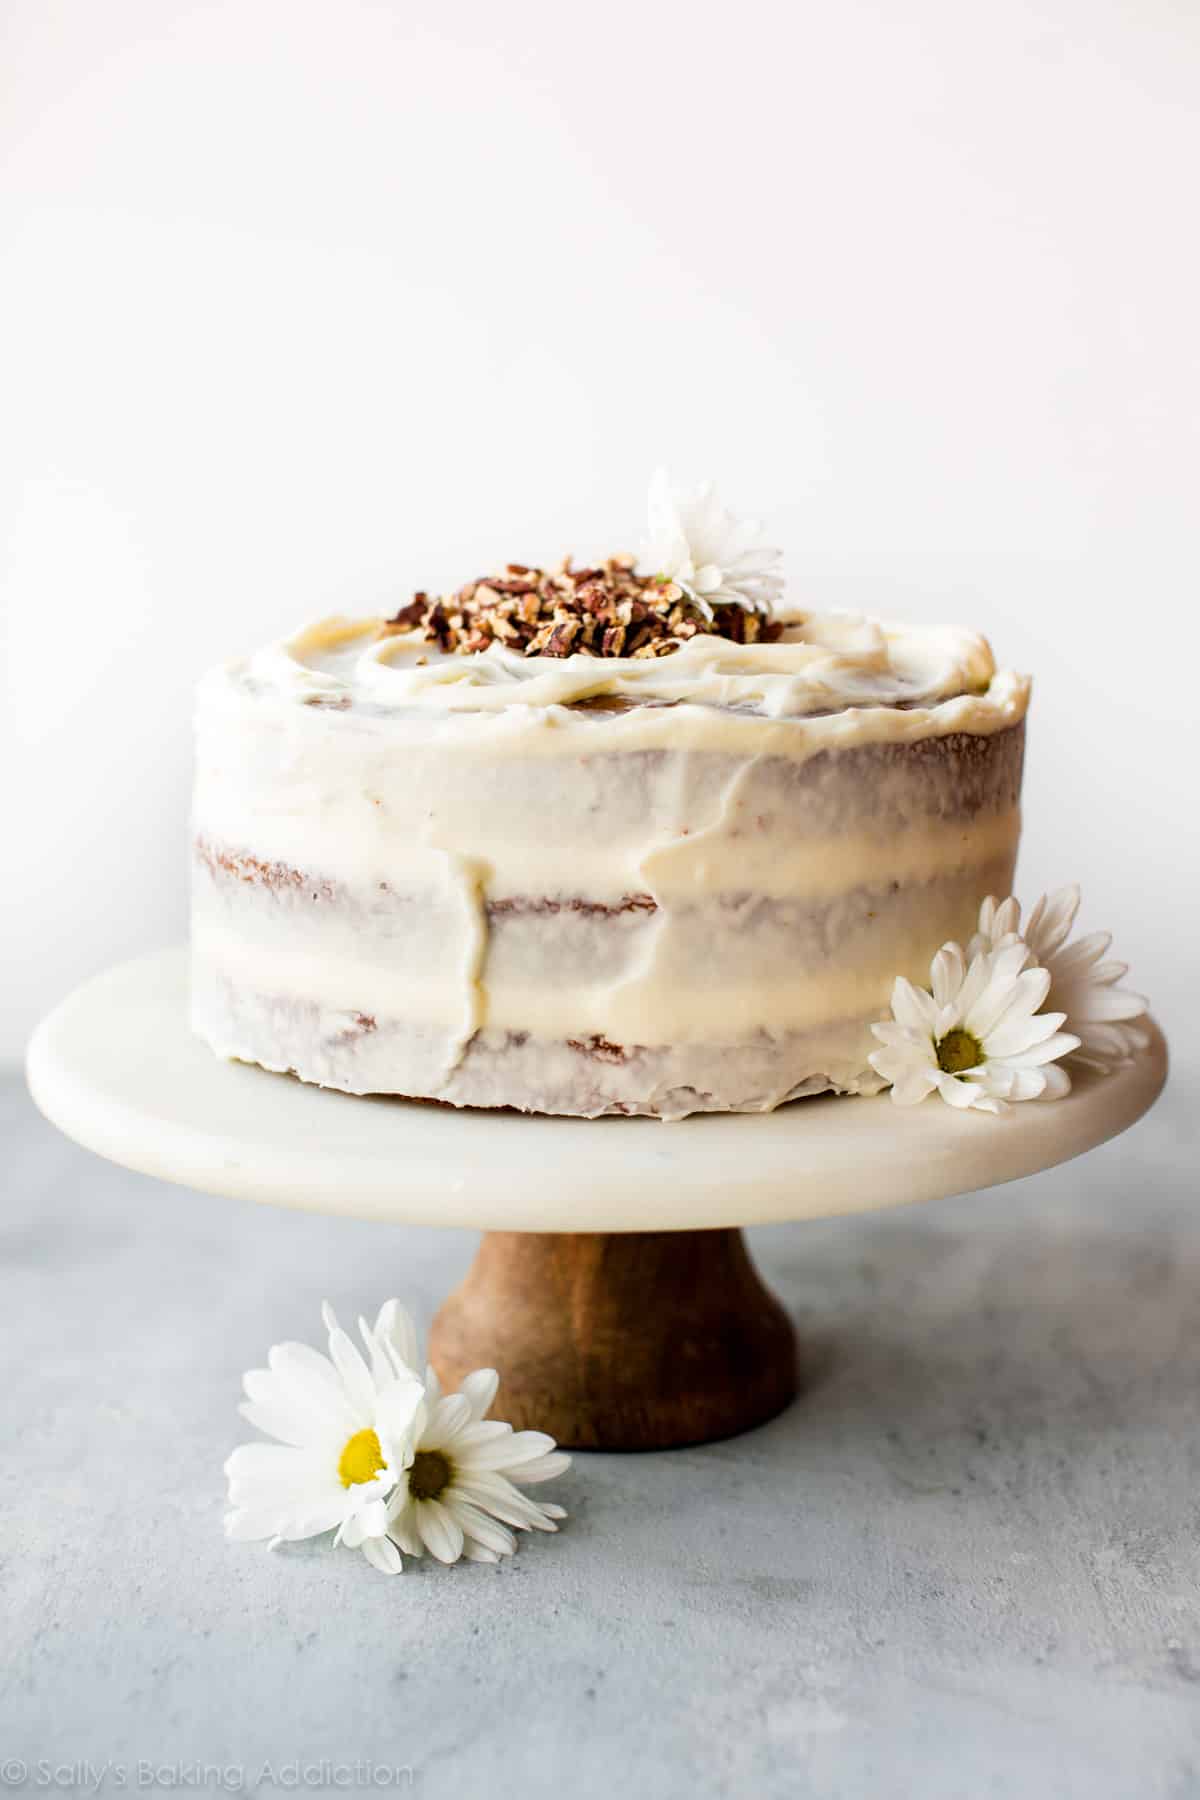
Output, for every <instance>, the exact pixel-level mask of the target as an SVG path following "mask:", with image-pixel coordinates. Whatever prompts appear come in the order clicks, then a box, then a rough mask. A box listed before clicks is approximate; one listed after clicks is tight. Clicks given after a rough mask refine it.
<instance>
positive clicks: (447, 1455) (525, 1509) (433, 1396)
mask: <svg viewBox="0 0 1200 1800" xmlns="http://www.w3.org/2000/svg"><path fill="white" fill-rule="evenodd" d="M499 1381H500V1378H499V1376H498V1375H497V1374H496V1371H495V1370H494V1369H476V1370H475V1372H474V1374H472V1375H468V1376H467V1377H466V1378H465V1380H464V1381H463V1384H462V1387H461V1388H460V1389H459V1391H458V1393H456V1394H446V1395H443V1394H442V1391H441V1384H440V1383H439V1381H438V1378H437V1376H436V1374H435V1373H434V1371H433V1370H432V1369H427V1370H426V1374H425V1396H424V1400H423V1403H422V1405H421V1408H420V1410H419V1412H418V1415H417V1419H416V1423H415V1427H414V1439H413V1445H414V1454H413V1456H412V1459H411V1461H410V1462H409V1464H408V1466H407V1467H406V1468H405V1469H404V1470H403V1471H402V1472H401V1474H400V1475H399V1478H398V1479H397V1482H396V1486H395V1489H394V1491H393V1493H392V1496H391V1498H390V1499H389V1501H388V1503H387V1508H386V1514H387V1516H386V1523H385V1524H384V1525H383V1526H381V1527H380V1531H379V1534H378V1535H376V1533H375V1531H374V1529H373V1528H372V1531H371V1532H370V1533H368V1532H366V1531H365V1530H363V1531H359V1529H358V1527H357V1526H355V1527H354V1529H353V1532H347V1533H346V1534H345V1541H346V1542H350V1541H351V1537H352V1536H353V1537H354V1539H355V1541H357V1542H361V1545H362V1550H363V1554H364V1555H365V1556H366V1557H367V1558H368V1560H369V1561H370V1562H371V1563H373V1564H374V1566H375V1567H376V1568H377V1569H382V1570H383V1571H384V1572H385V1573H389V1574H390V1573H394V1572H396V1571H397V1570H398V1569H399V1567H400V1552H401V1551H403V1552H404V1553H405V1554H406V1555H408V1556H421V1555H423V1554H424V1552H425V1551H426V1550H428V1551H429V1552H430V1553H431V1554H432V1555H433V1556H436V1557H437V1558H438V1560H439V1562H444V1563H453V1562H457V1561H458V1559H459V1557H460V1556H464V1557H466V1558H467V1559H468V1560H469V1561H471V1562H499V1560H500V1558H501V1557H502V1556H511V1555H512V1553H513V1551H514V1550H515V1549H516V1547H517V1540H516V1537H515V1535H514V1532H513V1530H512V1529H511V1528H512V1527H515V1528H516V1529H517V1530H518V1531H530V1530H532V1531H557V1529H558V1526H557V1523H556V1521H557V1520H559V1519H564V1518H566V1513H565V1512H564V1510H563V1508H562V1507H561V1506H555V1505H553V1504H551V1503H550V1502H540V1503H539V1502H538V1501H536V1500H531V1499H530V1498H529V1496H528V1494H523V1493H522V1492H521V1490H520V1488H519V1487H517V1486H516V1485H514V1484H515V1483H517V1482H520V1483H522V1484H524V1485H526V1486H529V1485H532V1484H534V1483H537V1482H542V1481H552V1480H553V1479H554V1477H555V1476H556V1475H561V1474H562V1473H563V1472H564V1470H566V1469H568V1468H570V1466H571V1458H570V1457H569V1456H568V1455H567V1454H566V1452H565V1451H562V1450H559V1449H558V1448H557V1446H556V1445H555V1442H554V1439H553V1438H552V1437H547V1435H546V1433H545V1432H543V1431H514V1430H513V1428H512V1426H511V1425H506V1424H504V1423H503V1422H502V1421H501V1420H499V1419H489V1418H487V1417H486V1414H487V1411H488V1408H489V1407H490V1406H491V1404H492V1401H493V1400H494V1399H495V1397H496V1389H497V1387H498V1386H499ZM374 1523H375V1516H374V1515H373V1517H372V1527H374Z"/></svg>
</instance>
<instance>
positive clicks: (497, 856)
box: [192, 502, 1029, 1119]
mask: <svg viewBox="0 0 1200 1800" xmlns="http://www.w3.org/2000/svg"><path fill="white" fill-rule="evenodd" d="M677 513H678V514H679V515H681V516H682V520H683V524H682V525H681V528H680V531H679V532H678V533H677V539H676V542H675V544H674V547H673V548H672V546H671V544H670V543H669V542H668V544H667V547H666V549H664V550H660V553H659V554H658V555H656V556H655V557H654V558H653V559H652V562H651V567H650V569H649V570H648V572H645V573H639V572H638V569H637V567H636V565H634V563H633V562H632V560H631V559H629V558H626V557H620V558H613V559H610V560H608V561H606V562H604V563H601V564H599V565H597V566H594V567H589V568H578V569H576V568H573V567H572V566H571V565H570V564H569V563H568V564H566V565H563V566H561V567H559V568H557V569H554V570H542V569H537V568H530V567H526V566H522V565H516V564H513V565H510V566H509V567H507V568H506V569H505V570H504V572H503V573H502V574H501V575H499V576H494V577H491V578H488V579H486V580H483V581H479V582H473V583H471V584H469V585H468V586H467V587H466V588H464V589H461V590H460V591H459V592H457V593H456V594H453V595H449V596H445V597H442V598H431V597H429V596H427V595H425V594H418V595H417V596H416V597H415V599H414V600H413V601H412V602H411V603H410V604H408V605H406V606H404V607H403V608H401V609H400V611H399V612H398V613H397V614H396V615H395V616H394V617H393V618H391V619H382V618H374V619H359V620H347V619H342V618H334V619H325V620H322V621H321V622H319V623H317V624H314V625H311V626H309V627H308V628H306V629H304V630H302V631H300V632H298V633H297V634H296V635H295V636H292V637H289V638H288V639H286V640H285V641H284V642H282V643H278V644H275V645H272V646H271V647H270V648H268V649H266V650H263V651H262V652H260V653H259V654H257V655H254V656H252V657H250V658H249V659H247V660H245V661H240V662H235V663H232V664H229V665H227V666H225V667H223V668H220V669H217V670H215V671H213V672H212V673H211V674H209V675H208V676H206V677H205V678H204V680H203V681H202V683H201V685H200V690H199V704H198V715H197V770H196V788H195V808H194V902H193V928H192V1018H193V1024H194V1028H195V1030H196V1031H197V1032H198V1033H199V1034H200V1036H201V1037H202V1038H204V1039H205V1040H206V1041H207V1043H208V1044H209V1045H210V1046H211V1047H212V1049H213V1050H214V1051H215V1052H216V1053H217V1054H218V1055H220V1056H224V1057H232V1058H238V1059H241V1060H244V1061H248V1062H252V1063H258V1064H261V1065H262V1066H263V1067H265V1068H268V1069H276V1070H288V1071H291V1072H292V1073H294V1074H295V1075H298V1076H299V1077H300V1078H301V1079H302V1080H304V1081H309V1082H317V1083H320V1084H321V1085H323V1086H326V1087H332V1088H339V1089H341V1090H343V1091H345V1092H348V1093H354V1094H400V1095H408V1096H411V1097H414V1098H421V1099H430V1100H439V1101H444V1102H449V1103H451V1104H453V1105H456V1106H479V1107H516V1108H520V1109H522V1110H524V1111H527V1112H539V1113H560V1114H571V1115H576V1116H583V1117H588V1118H594V1117H598V1116H600V1115H603V1114H611V1113H619V1114H649V1115H653V1116H656V1117H659V1118H664V1119H674V1118H680V1117H683V1116H684V1115H686V1114H689V1113H694V1112H707V1111H767V1110H769V1109H771V1108H773V1107H776V1106H779V1105H780V1104H782V1103H783V1102H784V1101H788V1100H794V1099H797V1098H799V1097H801V1096H804V1095H810V1094H816V1093H821V1092H824V1091H827V1090H830V1089H832V1090H834V1091H835V1092H837V1093H841V1094H861V1093H873V1092H876V1091H878V1089H879V1088H880V1087H881V1086H882V1083H881V1081H880V1079H879V1077H878V1076H877V1075H876V1074H875V1073H874V1071H873V1070H872V1068H871V1065H870V1063H869V1061H868V1056H869V1053H870V1051H871V1049H872V1048H873V1039H872V1036H871V1032H870V1025H871V1023H872V1021H873V1020H876V1019H878V1018H880V1017H881V1016H883V1014H884V1012H886V1009H887V1006H888V1000H889V994H890V991H891V985H892V981H893V978H894V977H895V976H896V975H897V974H907V975H909V976H911V977H912V978H913V979H914V980H916V981H922V980H923V979H924V978H925V974H926V971H927V969H928V966H929V960H930V956H931V954H932V953H933V952H934V951H935V950H936V949H937V947H938V946H939V945H940V944H941V943H942V942H943V941H945V940H946V939H951V938H954V939H961V940H965V939H966V937H968V936H969V934H970V932H971V930H972V929H973V927H974V923H975V918H976V913H977V911H978V907H979V902H980V899H981V897H982V896H983V895H985V894H988V893H996V894H1006V893H1008V892H1009V891H1010V890H1011V887H1012V874H1013V864H1014V860H1015V856H1016V850H1017V838H1018V833H1019V828H1020V811H1019V797H1020V786H1021V765H1022V755H1023V749H1024V718H1025V711H1026V706H1027V702H1028V694H1029V684H1028V681H1027V680H1026V679H1025V678H1024V677H1022V676H1019V675H1015V674H1011V673H1007V672H997V670H996V667H995V664H994V662H993V659H992V655H991V651H990V649H989V647H988V645H987V643H986V642H985V640H984V639H982V638H981V637H978V636H976V635H975V634H973V633H971V632H969V631H965V630H961V629H957V628H932V627H923V626H902V625H890V624H884V623H881V622H879V621H877V620H874V619H869V618H864V617H860V616H856V615H854V616H852V615H848V614H822V613H816V612H810V611H806V610H803V609H801V608H798V607H794V606H789V605H787V604H786V603H784V602H783V601H782V600H781V599H780V598H778V594H777V586H776V577H775V576H774V574H773V572H772V571H771V567H770V564H769V563H768V561H767V560H765V558H764V557H763V556H762V555H761V554H760V555H759V557H758V560H757V562H756V560H755V557H754V556H753V555H751V554H748V553H747V551H746V547H745V543H744V541H741V540H739V542H740V551H739V549H738V544H737V543H735V545H734V550H733V551H730V550H729V549H728V548H725V563H724V564H722V563H721V562H720V561H718V560H717V559H716V556H715V555H712V554H710V555H709V557H708V560H707V561H705V560H704V552H705V546H704V545H703V544H701V545H700V547H699V549H698V548H697V543H696V538H697V527H696V523H695V518H696V515H695V510H694V508H693V512H692V513H691V514H690V515H689V514H688V513H687V512H686V509H685V507H684V505H683V503H682V502H681V503H680V505H679V507H678V508H677ZM721 518H726V527H725V539H724V546H727V545H728V543H729V542H730V541H731V533H732V531H733V525H732V522H730V521H728V520H727V516H725V515H718V524H719V523H720V519H721ZM689 521H690V524H691V534H690V537H689V535H688V532H687V529H686V527H687V525H688V523H689ZM701 535H702V534H701ZM709 535H710V539H711V538H712V535H713V534H712V533H711V532H710V534H709ZM717 539H718V542H717V546H716V548H717V549H718V550H720V549H721V548H722V547H723V544H722V542H721V541H720V532H719V531H718V532H717ZM660 540H661V534H660ZM710 548H711V546H710ZM735 552H736V554H735ZM738 554H740V555H741V562H740V564H739V562H738V560H737V556H738Z"/></svg>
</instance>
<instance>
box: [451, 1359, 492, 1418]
mask: <svg viewBox="0 0 1200 1800" xmlns="http://www.w3.org/2000/svg"><path fill="white" fill-rule="evenodd" d="M499 1386H500V1377H499V1375H498V1374H497V1373H496V1371H495V1369H476V1370H475V1371H474V1373H473V1374H471V1375H466V1376H464V1377H463V1381H462V1385H461V1387H460V1388H459V1390H458V1391H459V1393H460V1394H463V1395H465V1397H466V1399H467V1402H468V1404H469V1405H470V1408H471V1417H472V1419H482V1418H483V1417H484V1415H485V1413H487V1412H488V1410H489V1409H490V1407H491V1404H492V1402H493V1400H494V1399H495V1398H496V1390H497V1388H498V1387H499Z"/></svg>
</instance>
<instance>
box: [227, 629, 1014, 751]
mask: <svg viewBox="0 0 1200 1800" xmlns="http://www.w3.org/2000/svg"><path fill="white" fill-rule="evenodd" d="M777 616H778V617H779V618H780V621H781V622H782V624H783V626H784V631H783V635H782V637H781V638H779V639H778V640H777V641H776V642H774V643H770V644H762V643H759V644H735V643H732V642H730V641H728V640H727V639H724V638H718V637H707V636H705V637H696V638H693V639H691V640H690V642H688V643H686V644H684V645H683V646H682V647H681V648H680V649H678V650H676V651H674V652H673V653H672V654H670V655H668V656H659V657H595V656H587V655H577V656H566V657H547V656H536V657H526V656H523V655H519V654H515V653H514V652H512V651H510V650H507V649H504V648H503V647H501V646H500V645H497V644H494V645H492V647H491V648H490V649H488V650H487V651H484V652H482V653H479V654H475V655H469V656H461V655H460V656H455V655H443V654H441V653H440V652H439V651H438V649H437V647H436V646H435V645H432V644H430V643H429V642H428V641H427V640H426V639H425V637H424V636H423V634H421V633H420V632H417V631H400V632H394V631H393V632H389V631H387V630H385V628H384V626H383V623H382V621H380V620H376V619H369V620H350V619H343V618H330V619H324V620H321V621H319V622H318V623H316V624H314V625H310V626H307V627H305V628H304V629H302V630H301V631H299V632H297V633H295V634H294V635H293V636H290V637H288V638H285V639H284V640H282V641H281V642H279V643H277V644H273V645H271V646H269V647H268V648H267V649H265V650H262V651H260V652H259V653H258V654H257V655H255V656H253V657H251V658H250V659H249V660H248V661H246V662H242V663H235V664H231V665H229V667H228V670H227V676H228V677H229V678H230V679H232V681H233V682H234V684H235V685H236V686H239V687H242V688H249V689H250V690H252V691H255V692H258V693H263V692H264V691H265V692H266V693H270V694H274V695H277V696H279V697H280V698H285V699H294V700H297V701H302V702H303V701H307V702H309V703H312V702H313V701H314V700H316V701H320V700H324V701H325V702H326V703H338V702H339V701H341V702H346V701H348V702H349V703H350V704H352V705H355V706H358V707H365V708H368V709H370V710H383V711H393V710H394V711H398V712H412V711H414V710H415V711H419V712H428V711H430V710H432V711H435V712H447V713H450V712H490V713H495V712H500V711H505V710H507V709H510V708H542V709H545V708H552V707H569V706H572V705H576V704H578V703H579V702H580V701H585V700H604V699H613V700H618V701H620V700H624V701H632V702H635V703H636V702H640V703H642V704H649V705H652V706H663V705H676V706H677V705H679V704H681V703H682V704H687V705H693V706H701V707H709V708H718V709H732V710H736V711H739V712H749V713H752V714H755V715H757V716H758V717H760V718H767V719H787V718H806V717H812V716H813V715H821V714H829V713H836V712H840V711H843V710H844V709H846V708H860V707H890V708H897V707H899V708H923V709H924V708H932V707H935V706H937V705H939V704H940V703H941V702H944V701H947V700H953V699H958V698H960V697H966V698H976V699H978V700H981V701H982V700H986V701H988V702H989V703H990V704H989V706H988V707H987V708H985V710H991V707H992V706H994V707H995V708H996V709H998V710H999V711H1000V712H1001V713H1003V714H1005V715H1006V716H1005V717H1003V718H1000V717H997V718H995V719H992V720H991V721H989V720H987V719H986V718H984V717H982V716H981V717H979V718H978V719H975V718H971V719H967V718H964V719H963V720H962V721H961V723H958V724H956V727H955V728H956V729H965V730H972V729H974V730H988V729H995V728H996V726H997V725H999V724H1001V723H1011V722H1012V719H1013V717H1014V716H1017V717H1019V716H1020V714H1021V713H1023V711H1024V698H1025V691H1026V688H1027V683H1025V682H1024V680H1023V678H1021V677H1018V676H1012V675H1007V674H1005V675H1000V676H997V672H996V665H995V662H994V659H993V657H992V652H991V649H990V647H989V645H988V643H987V640H986V639H985V638H983V637H980V636H979V635H978V634H976V633H974V632H970V631H964V630H962V629H960V628H957V627H953V626H913V625H893V624H884V623H882V622H880V621H879V620H876V619H871V618H866V617H864V616H862V615H860V614H851V613H826V614H821V613H802V612H799V611H796V610H795V609H791V610H788V609H783V610H781V612H780V613H779V614H778V615H777Z"/></svg>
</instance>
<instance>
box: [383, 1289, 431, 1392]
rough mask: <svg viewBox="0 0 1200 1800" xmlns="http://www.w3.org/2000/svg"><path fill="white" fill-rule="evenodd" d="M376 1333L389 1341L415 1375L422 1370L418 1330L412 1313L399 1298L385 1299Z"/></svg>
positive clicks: (406, 1366)
mask: <svg viewBox="0 0 1200 1800" xmlns="http://www.w3.org/2000/svg"><path fill="white" fill-rule="evenodd" d="M375 1335H376V1337H378V1338H381V1339H383V1340H384V1341H385V1342H386V1343H389V1344H390V1345H391V1347H392V1349H393V1350H394V1351H395V1353H396V1355H397V1356H398V1357H399V1358H400V1361H401V1362H402V1363H403V1364H404V1366H405V1368H407V1369H411V1370H412V1372H413V1374H414V1375H419V1374H420V1371H421V1357H420V1352H419V1350H418V1347H417V1330H416V1326H415V1325H414V1324H413V1322H412V1318H411V1315H410V1314H409V1313H408V1312H407V1311H406V1310H405V1308H404V1307H403V1306H401V1304H400V1302H399V1301H398V1300H385V1301H384V1303H383V1305H382V1306H381V1307H380V1309H379V1313H378V1315H377V1317H376V1320H375Z"/></svg>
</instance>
